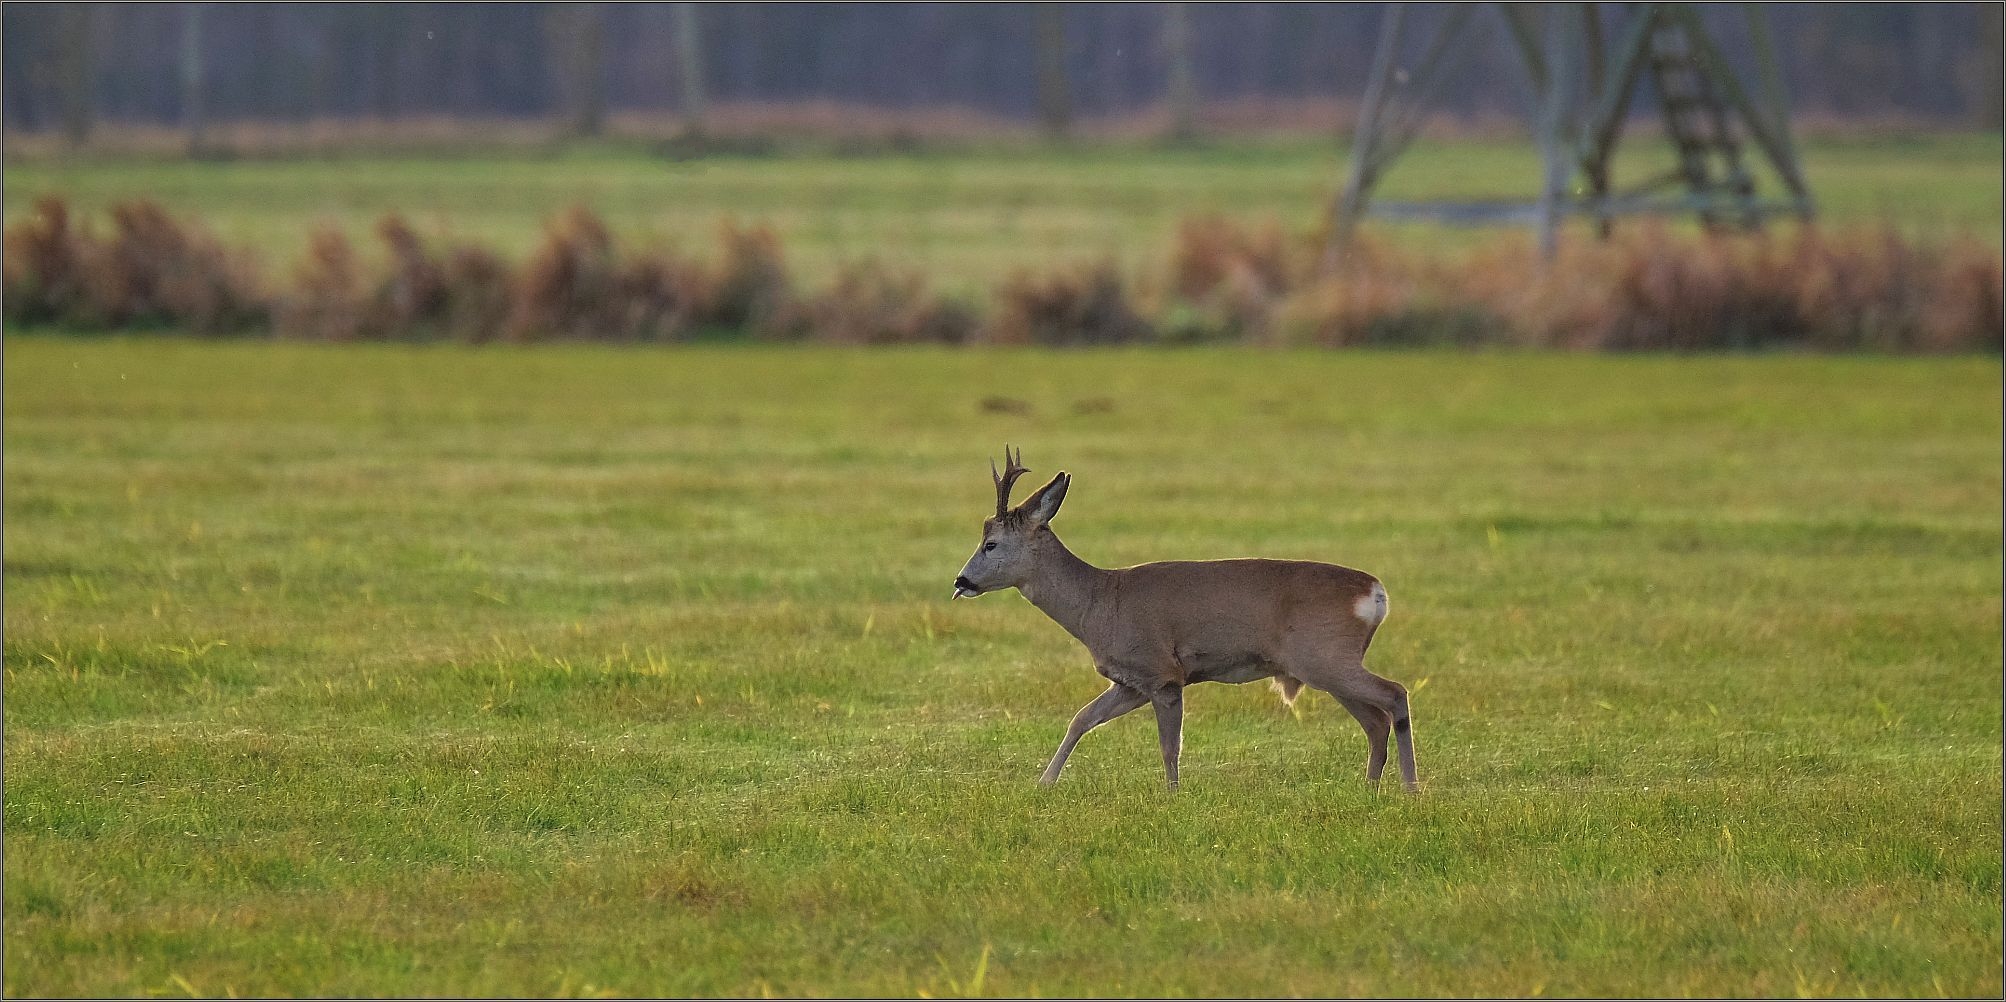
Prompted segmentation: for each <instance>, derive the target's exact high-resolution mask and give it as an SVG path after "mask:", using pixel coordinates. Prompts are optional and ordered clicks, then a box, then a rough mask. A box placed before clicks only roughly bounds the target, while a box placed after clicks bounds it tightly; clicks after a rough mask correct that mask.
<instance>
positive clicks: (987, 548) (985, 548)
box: [982, 539, 996, 553]
mask: <svg viewBox="0 0 2006 1002" xmlns="http://www.w3.org/2000/svg"><path fill="white" fill-rule="evenodd" d="M995 548H996V541H995V540H993V539H992V540H990V541H988V542H986V543H983V544H982V552H984V553H988V552H989V551H990V550H993V549H995Z"/></svg>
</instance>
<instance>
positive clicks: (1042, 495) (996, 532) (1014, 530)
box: [954, 445, 1073, 598]
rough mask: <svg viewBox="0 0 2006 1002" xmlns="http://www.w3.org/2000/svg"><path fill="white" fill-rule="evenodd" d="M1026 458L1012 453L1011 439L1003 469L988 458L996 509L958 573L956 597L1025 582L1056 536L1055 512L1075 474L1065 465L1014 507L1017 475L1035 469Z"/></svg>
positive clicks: (955, 587)
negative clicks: (1069, 473) (1026, 463)
mask: <svg viewBox="0 0 2006 1002" xmlns="http://www.w3.org/2000/svg"><path fill="white" fill-rule="evenodd" d="M1023 461H1024V453H1023V451H1022V450H1019V451H1018V452H1017V454H1016V455H1014V456H1013V455H1011V454H1010V447H1009V446H1007V445H1006V446H1004V447H1003V472H1001V473H998V472H996V464H995V463H994V462H991V463H990V464H989V475H990V477H991V478H992V479H994V480H995V481H996V514H995V516H994V517H992V518H988V519H985V520H984V521H983V523H982V544H981V545H980V546H977V547H976V548H975V555H974V556H972V557H969V558H968V563H967V565H965V566H963V567H962V568H961V573H960V574H958V575H956V576H955V578H954V597H955V598H974V597H975V596H977V595H980V594H983V593H984V592H992V591H999V590H1001V589H1004V588H1017V587H1021V586H1022V585H1023V584H1024V582H1026V581H1028V580H1030V578H1031V574H1032V571H1033V569H1034V568H1036V566H1037V562H1038V557H1039V555H1040V554H1041V553H1042V552H1043V550H1044V549H1045V548H1046V546H1047V545H1048V544H1049V543H1050V542H1051V541H1052V534H1051V521H1052V516H1054V515H1057V514H1058V513H1059V505H1060V504H1062V503H1064V502H1065V500H1066V488H1067V487H1069V486H1071V485H1072V482H1073V478H1072V477H1069V476H1067V475H1066V474H1065V473H1064V472H1063V471H1061V472H1060V473H1059V474H1057V475H1056V476H1054V477H1052V479H1051V480H1050V481H1049V482H1047V483H1046V484H1045V486H1043V487H1040V488H1038V489H1037V490H1035V491H1032V492H1031V496H1030V497H1027V498H1025V499H1024V503H1023V504H1020V505H1018V506H1017V507H1015V508H1012V507H1010V488H1011V487H1013V486H1014V485H1015V484H1016V483H1017V478H1019V477H1021V476H1023V475H1024V474H1026V473H1029V472H1031V471H1030V470H1027V469H1025V468H1024V466H1023Z"/></svg>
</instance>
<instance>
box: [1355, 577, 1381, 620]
mask: <svg viewBox="0 0 2006 1002" xmlns="http://www.w3.org/2000/svg"><path fill="white" fill-rule="evenodd" d="M1351 611H1352V612H1354V613H1357V615H1358V618H1359V619H1361V620H1364V621H1365V624H1366V625H1367V626H1378V625H1379V624H1380V623H1381V622H1382V621H1384V620H1385V619H1386V587H1385V586H1384V585H1381V584H1380V583H1379V582H1377V581H1374V582H1372V590H1371V591H1369V592H1366V593H1365V594H1363V595H1360V596H1358V601H1356V602H1353V603H1352V605H1351Z"/></svg>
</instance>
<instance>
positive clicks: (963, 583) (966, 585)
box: [954, 575, 975, 591]
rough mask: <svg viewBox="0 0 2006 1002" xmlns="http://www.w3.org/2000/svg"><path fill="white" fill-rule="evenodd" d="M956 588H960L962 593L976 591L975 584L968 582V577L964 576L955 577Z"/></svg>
mask: <svg viewBox="0 0 2006 1002" xmlns="http://www.w3.org/2000/svg"><path fill="white" fill-rule="evenodd" d="M954 586H955V587H956V588H959V589H961V590H962V591H974V590H975V582H973V581H970V580H968V578H967V577H965V576H962V575H956V576H955V579H954Z"/></svg>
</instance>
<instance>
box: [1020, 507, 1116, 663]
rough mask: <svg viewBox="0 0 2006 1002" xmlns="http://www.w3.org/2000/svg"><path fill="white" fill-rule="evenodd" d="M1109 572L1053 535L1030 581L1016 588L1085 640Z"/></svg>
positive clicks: (1082, 640) (1032, 602)
mask: <svg viewBox="0 0 2006 1002" xmlns="http://www.w3.org/2000/svg"><path fill="white" fill-rule="evenodd" d="M1047 531H1048V533H1049V530H1047ZM1106 574H1107V572H1106V571H1103V570H1101V569H1100V568H1098V567H1095V566H1094V565H1092V564H1090V563H1087V562H1086V561H1084V560H1081V559H1080V558H1079V557H1077V556H1074V555H1073V551H1071V550H1069V549H1066V544H1064V543H1062V542H1059V537H1058V536H1057V535H1056V534H1052V535H1051V540H1050V541H1049V542H1048V543H1047V544H1046V545H1045V551H1044V552H1043V553H1042V554H1040V556H1039V559H1038V564H1037V569H1036V570H1035V571H1034V572H1033V573H1032V575H1031V580H1029V581H1026V582H1024V583H1023V584H1022V585H1019V586H1018V588H1017V590H1018V591H1020V592H1022V593H1023V595H1024V597H1025V598H1026V599H1028V600H1030V602H1031V604H1032V605H1035V606H1037V607H1038V611H1039V612H1042V613H1044V614H1045V615H1047V616H1049V617H1051V619H1052V622H1055V623H1057V624H1059V625H1060V626H1062V627H1064V628H1065V630H1066V632H1067V633H1070V634H1072V635H1073V637H1074V639H1076V640H1079V641H1081V642H1082V643H1084V642H1085V641H1086V634H1085V632H1084V631H1085V629H1086V623H1087V617H1088V615H1089V614H1090V613H1092V611H1093V607H1094V602H1095V600H1096V599H1097V598H1099V594H1100V585H1101V579H1102V578H1103V577H1104V576H1105V575H1106Z"/></svg>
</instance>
